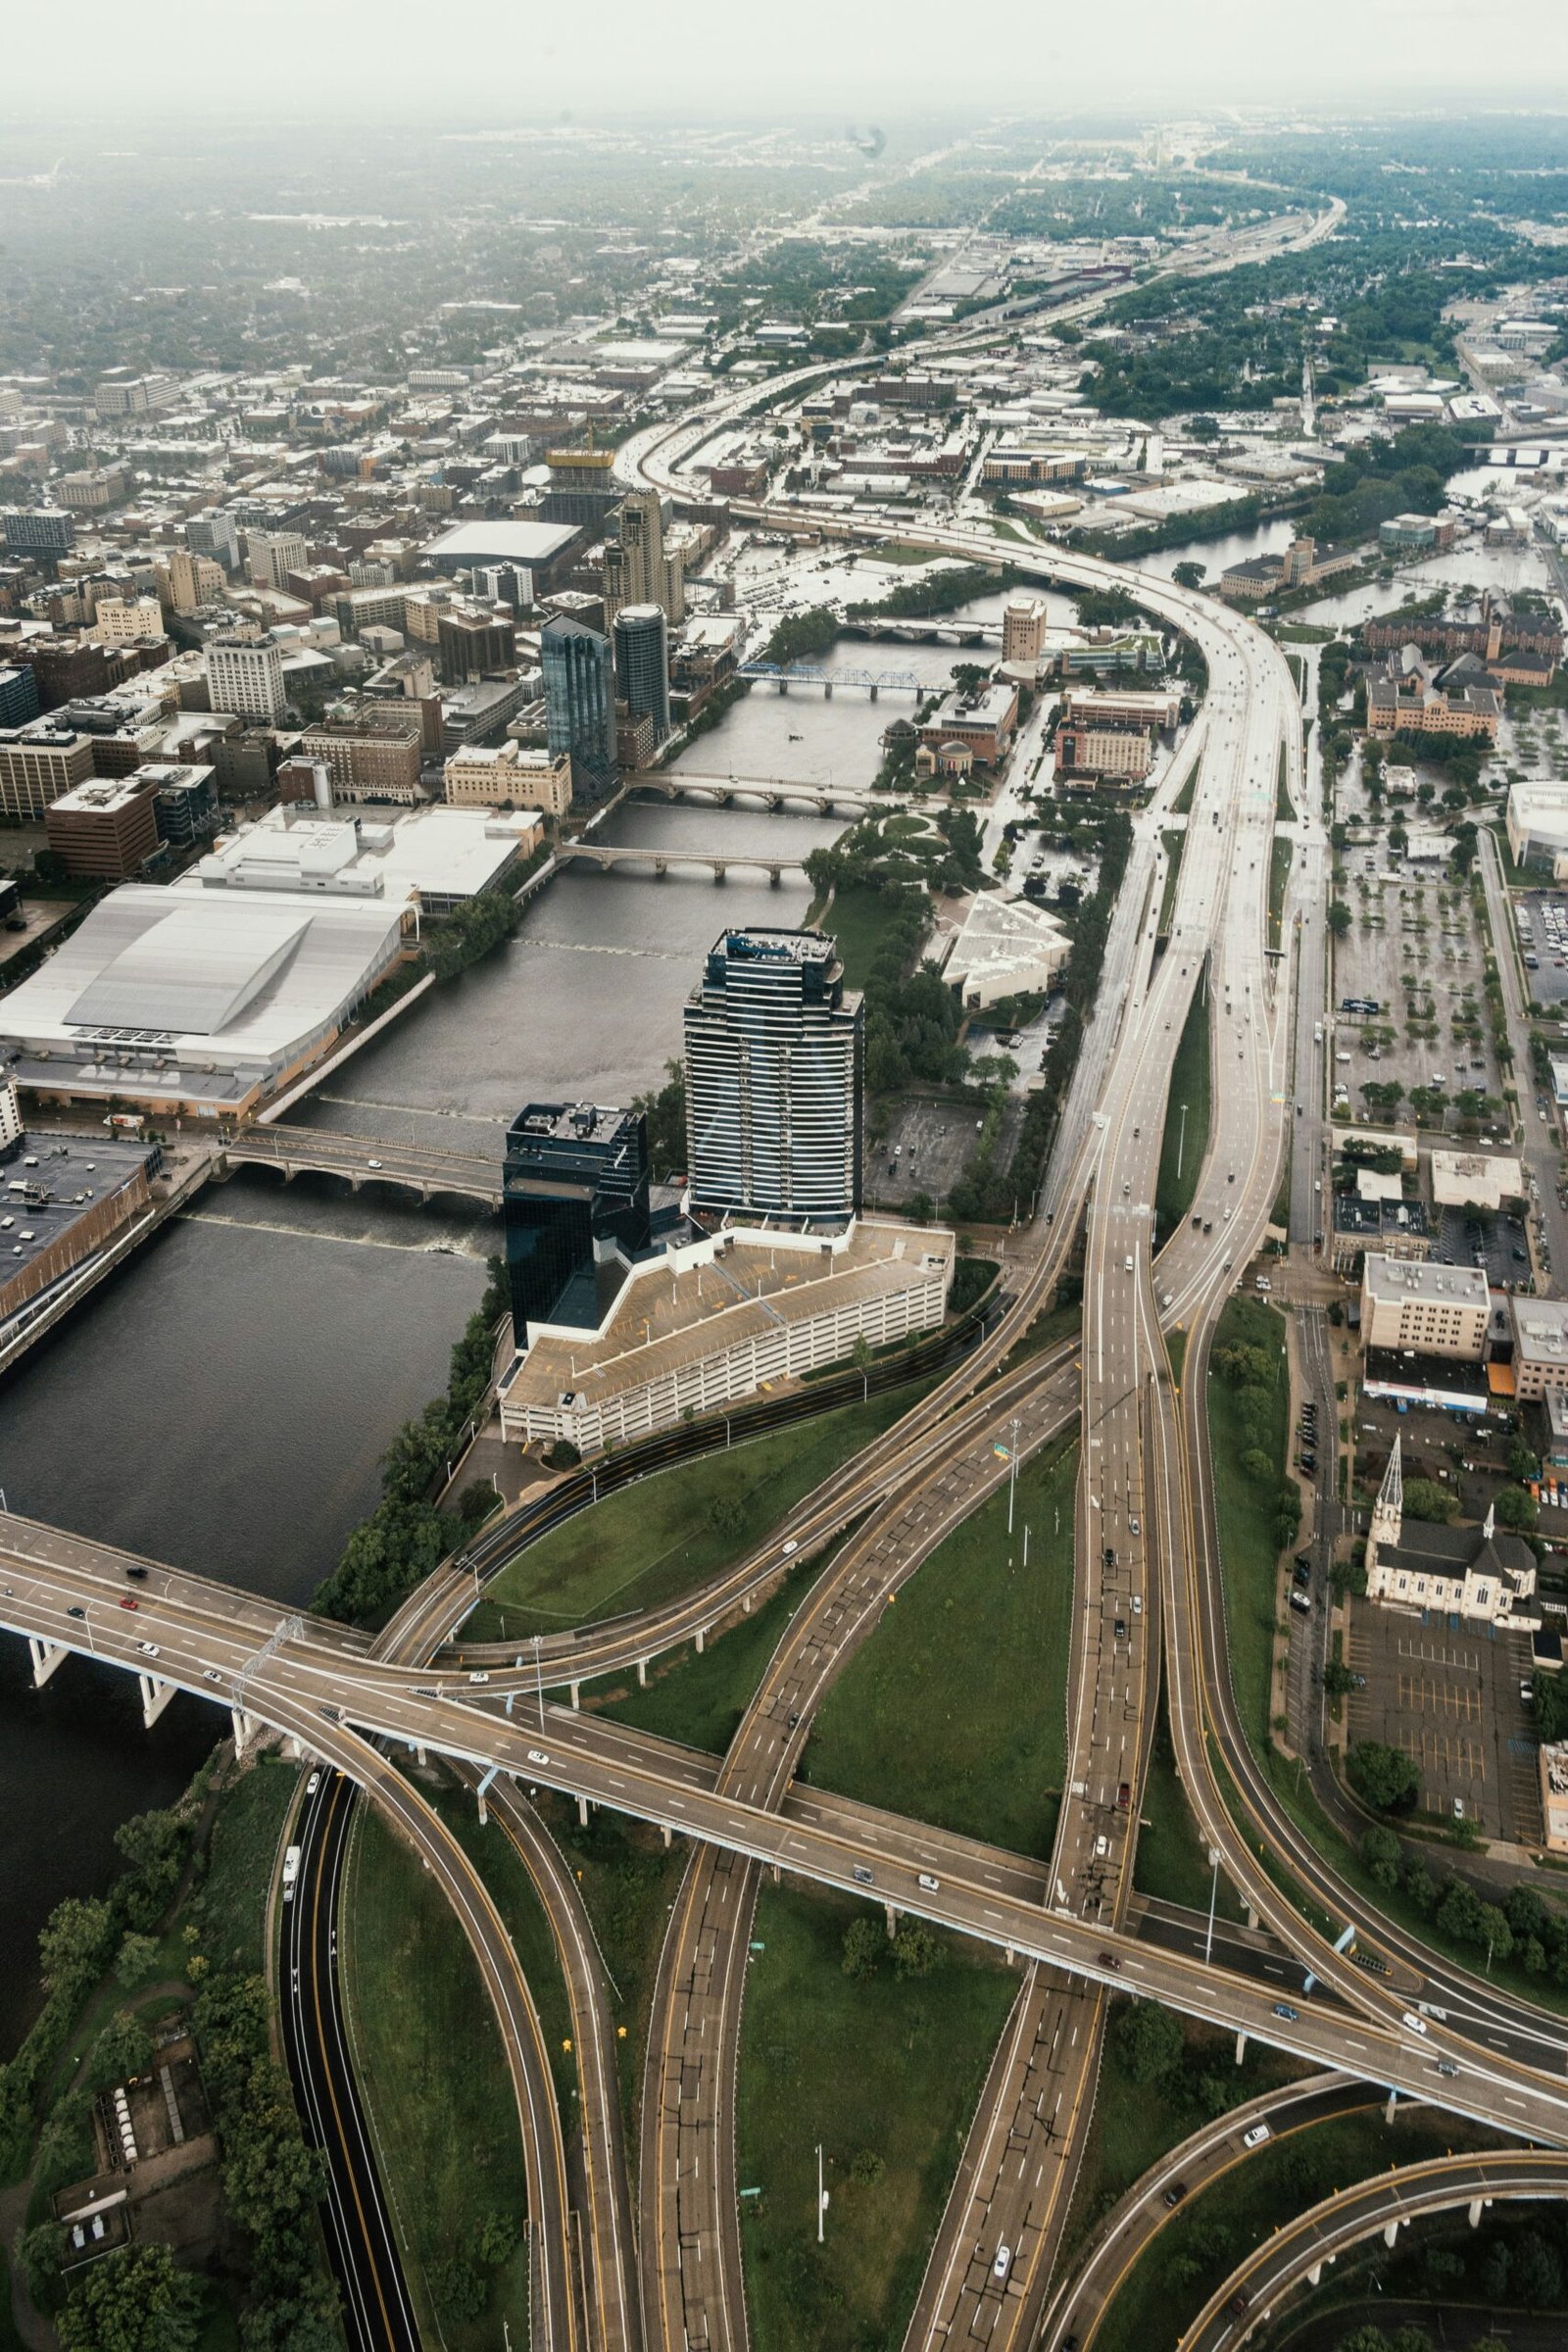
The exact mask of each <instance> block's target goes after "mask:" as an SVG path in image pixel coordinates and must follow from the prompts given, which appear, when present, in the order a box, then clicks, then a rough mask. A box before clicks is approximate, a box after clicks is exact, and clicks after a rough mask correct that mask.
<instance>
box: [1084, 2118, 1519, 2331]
mask: <svg viewBox="0 0 1568 2352" xmlns="http://www.w3.org/2000/svg"><path fill="white" fill-rule="evenodd" d="M1490 2144H1495V2143H1492V2142H1490V2141H1489V2140H1488V2138H1487V2136H1486V2135H1485V2134H1484V2133H1482V2132H1479V2131H1475V2130H1474V2129H1473V2127H1471V2126H1469V2125H1467V2124H1465V2123H1464V2121H1463V2120H1462V2119H1461V2118H1460V2117H1458V2116H1439V2115H1431V2114H1426V2113H1422V2112H1420V2111H1417V2110H1415V2109H1413V2108H1409V2107H1401V2108H1400V2109H1399V2112H1398V2115H1397V2118H1396V2120H1395V2122H1394V2123H1393V2124H1392V2125H1391V2124H1385V2123H1384V2121H1383V2111H1382V2109H1381V2107H1377V2108H1374V2109H1373V2110H1372V2112H1370V2113H1367V2114H1356V2115H1344V2116H1336V2117H1335V2118H1334V2119H1333V2120H1332V2121H1331V2122H1329V2123H1323V2124H1313V2125H1308V2126H1306V2127H1305V2128H1303V2129H1301V2130H1299V2131H1283V2132H1281V2133H1279V2134H1277V2135H1276V2137H1275V2138H1274V2139H1273V2141H1271V2143H1270V2144H1269V2145H1268V2146H1267V2147H1263V2148H1257V2149H1254V2150H1253V2151H1252V2153H1251V2154H1250V2156H1248V2157H1247V2158H1246V2159H1245V2161H1244V2160H1243V2158H1242V2156H1241V2154H1240V2152H1238V2154H1237V2157H1236V2160H1235V2162H1234V2163H1233V2165H1232V2166H1231V2168H1230V2170H1229V2171H1228V2172H1225V2173H1221V2174H1220V2175H1219V2176H1218V2178H1217V2179H1216V2180H1214V2181H1213V2182H1212V2184H1211V2185H1209V2186H1207V2187H1204V2188H1201V2189H1195V2190H1194V2192H1193V2194H1192V2195H1191V2196H1190V2197H1189V2198H1188V2199H1187V2201H1186V2203H1185V2204H1183V2205H1182V2206H1181V2207H1180V2208H1179V2209H1178V2211H1177V2212H1176V2213H1175V2214H1173V2215H1172V2217H1171V2219H1170V2221H1169V2222H1168V2223H1167V2224H1166V2225H1165V2227H1164V2229H1161V2230H1160V2232H1159V2234H1158V2236H1157V2237H1156V2238H1155V2239H1154V2240H1153V2242H1152V2245H1150V2246H1149V2247H1148V2248H1147V2250H1146V2251H1145V2253H1144V2254H1143V2255H1142V2256H1141V2257H1140V2259H1139V2260H1138V2262H1136V2263H1135V2264H1134V2266H1133V2268H1132V2270H1131V2272H1130V2273H1129V2275H1128V2277H1127V2279H1126V2281H1125V2283H1124V2285H1123V2286H1122V2289H1121V2292H1120V2293H1119V2294H1118V2295H1117V2296H1116V2297H1115V2299H1114V2301H1113V2302H1112V2303H1111V2304H1110V2306H1109V2308H1108V2309H1107V2310H1106V2312H1105V2314H1104V2316H1103V2319H1102V2321H1101V2324H1100V2327H1099V2329H1098V2331H1097V2333H1096V2336H1095V2352H1146V2347H1147V2346H1149V2345H1151V2344H1156V2343H1159V2344H1173V2343H1175V2342H1176V2341H1177V2339H1178V2337H1179V2336H1180V2334H1181V2332H1182V2330H1183V2328H1184V2327H1187V2326H1188V2325H1189V2324H1190V2322H1191V2321H1192V2320H1193V2319H1195V2318H1196V2317H1197V2315H1198V2313H1199V2312H1200V2311H1201V2309H1202V2307H1203V2305H1204V2304H1205V2303H1206V2302H1207V2300H1208V2298H1209V2296H1210V2295H1211V2294H1212V2293H1213V2291H1214V2289H1215V2288H1216V2287H1217V2286H1218V2285H1219V2284H1220V2282H1221V2280H1222V2279H1224V2278H1228V2277H1229V2275H1230V2273H1231V2272H1232V2271H1233V2270H1234V2269H1235V2267H1236V2265H1237V2263H1238V2262H1240V2261H1241V2260H1242V2259H1243V2257H1244V2256H1245V2255H1246V2254H1248V2253H1250V2251H1251V2249H1252V2248H1253V2247H1254V2246H1257V2245H1259V2244H1261V2242H1262V2241H1263V2239H1264V2238H1265V2237H1267V2236H1268V2235H1269V2233H1270V2231H1271V2230H1273V2229H1277V2228H1278V2227H1279V2223H1280V2220H1281V2218H1282V2216H1285V2215H1291V2214H1296V2213H1299V2212H1300V2211H1301V2210H1302V2209H1303V2208H1304V2207H1306V2206H1309V2205H1313V2204H1316V2203H1317V2201H1318V2199H1319V2198H1321V2197H1325V2196H1327V2195H1329V2193H1330V2192H1331V2191H1332V2190H1333V2189H1336V2188H1348V2187H1349V2186H1350V2185H1351V2183H1352V2182H1354V2181H1356V2180H1366V2179H1367V2178H1368V2176H1369V2175H1371V2174H1373V2173H1380V2172H1386V2171H1387V2170H1388V2168H1389V2166H1390V2165H1394V2164H1411V2163H1415V2162H1417V2161H1419V2159H1420V2158H1422V2157H1423V2156H1435V2155H1442V2154H1443V2153H1444V2152H1445V2151H1446V2150H1449V2149H1451V2150H1453V2151H1454V2152H1455V2153H1457V2152H1458V2151H1459V2150H1461V2149H1464V2148H1468V2147H1484V2146H1487V2145H1490Z"/></svg>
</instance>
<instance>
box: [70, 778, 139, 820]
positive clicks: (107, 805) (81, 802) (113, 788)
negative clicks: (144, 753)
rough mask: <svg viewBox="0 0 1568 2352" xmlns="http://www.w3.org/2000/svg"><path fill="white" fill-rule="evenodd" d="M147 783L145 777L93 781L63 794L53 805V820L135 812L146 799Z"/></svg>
mask: <svg viewBox="0 0 1568 2352" xmlns="http://www.w3.org/2000/svg"><path fill="white" fill-rule="evenodd" d="M147 791H148V783H147V778H146V775H145V774H140V775H133V776H109V777H99V776H95V777H91V778H89V780H88V781H87V782H86V783H85V784H77V785H75V786H73V789H72V790H71V791H70V792H63V793H62V794H61V795H60V798H59V799H58V800H57V801H53V802H51V804H50V807H49V811H48V813H49V814H50V815H51V816H117V815H118V814H119V813H120V811H121V809H129V808H133V807H134V805H135V804H136V802H137V801H139V800H142V799H143V798H145V796H146V794H147Z"/></svg>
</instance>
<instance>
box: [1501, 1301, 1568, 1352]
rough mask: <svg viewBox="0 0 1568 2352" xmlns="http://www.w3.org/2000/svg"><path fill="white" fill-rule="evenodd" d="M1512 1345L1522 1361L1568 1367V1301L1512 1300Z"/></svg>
mask: <svg viewBox="0 0 1568 2352" xmlns="http://www.w3.org/2000/svg"><path fill="white" fill-rule="evenodd" d="M1513 1333H1514V1345H1515V1347H1516V1348H1518V1351H1519V1355H1520V1358H1521V1360H1523V1359H1524V1358H1526V1357H1529V1358H1532V1359H1534V1360H1535V1361H1536V1362H1538V1363H1539V1362H1542V1361H1546V1362H1550V1363H1557V1364H1561V1363H1568V1299H1528V1298H1525V1297H1523V1296H1521V1295H1520V1294H1519V1293H1518V1292H1515V1293H1514V1296H1513Z"/></svg>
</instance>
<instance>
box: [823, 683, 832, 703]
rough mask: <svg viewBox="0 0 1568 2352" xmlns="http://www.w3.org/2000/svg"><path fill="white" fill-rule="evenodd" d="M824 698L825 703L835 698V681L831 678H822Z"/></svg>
mask: <svg viewBox="0 0 1568 2352" xmlns="http://www.w3.org/2000/svg"><path fill="white" fill-rule="evenodd" d="M822 700H823V702H824V703H830V702H831V701H832V700H833V681H832V679H831V678H824V679H823V680H822Z"/></svg>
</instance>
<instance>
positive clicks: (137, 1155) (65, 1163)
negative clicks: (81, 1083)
mask: <svg viewBox="0 0 1568 2352" xmlns="http://www.w3.org/2000/svg"><path fill="white" fill-rule="evenodd" d="M157 1156H158V1154H157V1151H156V1149H155V1147H154V1146H152V1145H150V1144H142V1143H136V1142H133V1141H131V1140H130V1139H128V1138H123V1137H120V1136H115V1137H112V1138H111V1137H108V1136H106V1137H104V1139H103V1140H102V1142H100V1141H99V1139H98V1137H97V1136H95V1135H56V1134H53V1133H51V1132H49V1131H47V1130H45V1129H41V1128H33V1127H29V1128H27V1130H26V1131H25V1135H24V1138H23V1142H22V1148H21V1150H20V1151H19V1152H17V1153H16V1154H15V1155H14V1156H13V1157H12V1158H11V1159H10V1160H8V1161H5V1162H3V1163H0V1219H4V1220H7V1222H6V1223H5V1225H4V1227H3V1228H0V1289H3V1288H4V1286H5V1284H6V1283H7V1282H9V1281H10V1280H11V1278H12V1277H13V1276H14V1275H16V1274H20V1273H21V1272H22V1271H23V1270H24V1268H25V1267H26V1266H27V1265H29V1264H31V1263H32V1261H33V1260H34V1259H35V1258H39V1257H42V1255H43V1254H44V1252H45V1251H46V1250H52V1249H53V1248H54V1246H55V1244H56V1243H57V1242H58V1241H60V1240H61V1239H62V1238H63V1236H64V1235H66V1234H68V1233H69V1232H70V1231H71V1228H72V1226H73V1225H74V1224H75V1223H76V1222H77V1220H78V1219H79V1218H80V1217H81V1216H82V1215H83V1214H84V1212H85V1211H86V1210H88V1209H90V1208H92V1207H93V1206H94V1205H95V1204H96V1203H97V1202H98V1201H103V1200H106V1199H107V1198H108V1197H109V1196H110V1195H111V1194H112V1193H116V1192H118V1191H119V1190H120V1188H121V1186H122V1185H124V1184H128V1183H129V1182H130V1181H131V1179H132V1177H133V1176H134V1175H135V1173H136V1171H137V1169H138V1168H143V1167H150V1166H151V1164H152V1163H153V1162H154V1161H155V1160H156V1159H157ZM33 1160H36V1161H37V1162H38V1165H37V1166H36V1167H33V1166H32V1165H31V1164H30V1163H31V1162H32V1161H33ZM14 1187H26V1188H27V1191H26V1192H24V1191H21V1190H14V1189H13V1188H14ZM29 1192H30V1193H31V1194H32V1195H33V1196H34V1197H33V1198H31V1199H29V1198H28V1197H27V1194H28V1193H29ZM39 1196H41V1197H39Z"/></svg>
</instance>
